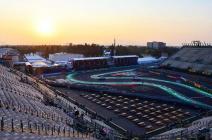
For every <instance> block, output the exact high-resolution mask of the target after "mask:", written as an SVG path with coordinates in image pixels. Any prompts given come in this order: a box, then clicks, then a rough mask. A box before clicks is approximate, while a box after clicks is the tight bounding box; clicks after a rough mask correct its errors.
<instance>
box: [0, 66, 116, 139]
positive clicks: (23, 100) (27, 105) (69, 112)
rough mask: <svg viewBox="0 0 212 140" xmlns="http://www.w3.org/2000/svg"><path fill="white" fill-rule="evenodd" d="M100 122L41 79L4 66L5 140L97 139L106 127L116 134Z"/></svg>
mask: <svg viewBox="0 0 212 140" xmlns="http://www.w3.org/2000/svg"><path fill="white" fill-rule="evenodd" d="M76 110H77V111H79V114H77V115H76V114H75V113H76ZM82 114H83V115H84V116H82ZM97 122H101V121H95V120H92V119H91V118H90V116H89V114H86V113H85V111H83V110H80V109H79V108H77V106H76V105H74V104H73V103H71V102H69V101H68V100H66V99H65V98H64V97H61V96H60V95H57V94H56V93H55V92H53V91H52V90H51V89H49V88H48V87H47V86H45V85H44V84H42V83H41V82H39V81H38V80H36V79H33V78H31V77H29V76H26V75H24V74H23V73H20V72H18V71H15V70H13V69H9V68H6V67H3V66H0V123H1V125H0V127H1V128H0V129H1V131H0V137H1V139H61V140H62V139H64V140H65V139H70V138H72V139H74V140H75V139H76V140H77V139H96V138H99V137H100V138H101V133H100V132H101V131H100V130H101V129H103V128H107V129H108V130H109V131H110V132H111V133H112V134H114V133H115V132H114V131H113V129H112V128H110V127H106V126H107V125H105V124H104V123H103V122H101V123H102V124H104V126H103V125H101V124H100V123H97ZM94 123H95V125H94ZM111 133H107V134H105V135H104V136H105V137H109V136H110V137H113V135H111ZM117 134H118V133H117Z"/></svg>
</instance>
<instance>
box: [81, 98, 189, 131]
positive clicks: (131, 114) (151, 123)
mask: <svg viewBox="0 0 212 140" xmlns="http://www.w3.org/2000/svg"><path fill="white" fill-rule="evenodd" d="M81 96H82V97H84V98H86V99H88V100H90V101H92V102H94V103H96V104H98V105H100V106H102V107H105V108H107V109H108V110H111V111H113V112H115V113H116V114H118V115H119V116H120V117H124V118H126V119H128V120H130V121H131V122H133V123H134V124H136V125H138V126H140V127H142V128H144V129H145V131H146V132H147V133H148V132H151V131H154V130H156V129H159V128H161V127H164V126H167V125H168V124H172V123H174V122H177V121H180V120H183V119H186V118H189V117H190V116H191V115H192V114H193V113H192V112H190V111H189V110H186V109H183V108H180V107H177V106H173V105H169V104H165V103H159V102H157V101H149V100H143V99H139V98H130V97H124V96H111V95H108V94H102V95H99V94H82V95H81Z"/></svg>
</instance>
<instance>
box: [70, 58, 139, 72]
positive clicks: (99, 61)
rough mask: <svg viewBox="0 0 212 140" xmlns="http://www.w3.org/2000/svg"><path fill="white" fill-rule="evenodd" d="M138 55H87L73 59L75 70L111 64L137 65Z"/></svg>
mask: <svg viewBox="0 0 212 140" xmlns="http://www.w3.org/2000/svg"><path fill="white" fill-rule="evenodd" d="M137 61H138V56H137V55H126V56H112V57H87V58H75V59H73V69H74V70H85V69H97V68H106V67H110V66H112V67H113V66H117V67H118V66H130V65H137V64H138V63H137Z"/></svg>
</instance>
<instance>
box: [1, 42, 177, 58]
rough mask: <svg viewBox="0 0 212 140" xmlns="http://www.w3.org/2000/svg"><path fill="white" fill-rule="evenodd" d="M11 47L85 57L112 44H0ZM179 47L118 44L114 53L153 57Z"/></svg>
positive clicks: (43, 53)
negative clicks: (151, 47)
mask: <svg viewBox="0 0 212 140" xmlns="http://www.w3.org/2000/svg"><path fill="white" fill-rule="evenodd" d="M1 47H11V48H15V49H18V50H19V52H20V53H21V54H28V53H36V52H41V54H42V55H43V56H44V57H48V55H49V54H53V53H58V52H66V53H77V54H83V55H84V56H85V57H98V56H103V52H104V49H106V48H107V49H113V48H114V46H113V45H111V46H104V45H98V44H87V43H85V44H77V45H74V44H69V45H13V46H10V45H8V46H1ZM179 49H180V48H178V47H166V48H163V49H150V48H147V47H145V46H132V45H129V46H123V45H118V46H116V47H115V52H116V53H115V55H138V56H139V57H142V56H144V55H152V56H154V57H160V56H161V55H162V54H164V53H165V54H167V55H169V56H170V55H172V54H174V53H176V52H177V51H178V50H179Z"/></svg>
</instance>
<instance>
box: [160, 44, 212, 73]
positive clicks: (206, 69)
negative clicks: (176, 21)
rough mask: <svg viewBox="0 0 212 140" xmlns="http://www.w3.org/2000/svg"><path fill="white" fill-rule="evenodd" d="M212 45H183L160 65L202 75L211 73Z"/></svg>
mask: <svg viewBox="0 0 212 140" xmlns="http://www.w3.org/2000/svg"><path fill="white" fill-rule="evenodd" d="M211 54H212V47H210V46H184V47H183V48H182V49H181V50H180V51H179V52H177V53H176V54H174V55H173V56H171V57H170V58H169V59H168V60H166V61H165V62H164V63H163V64H162V66H164V67H169V68H170V67H171V68H175V69H180V70H185V71H189V72H193V73H201V74H203V75H212V55H211Z"/></svg>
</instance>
